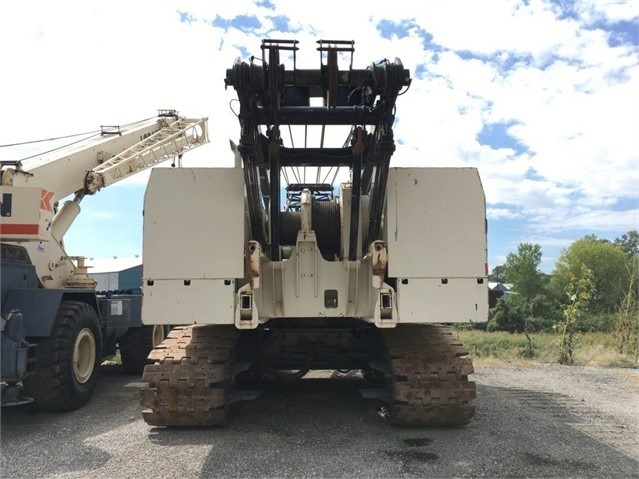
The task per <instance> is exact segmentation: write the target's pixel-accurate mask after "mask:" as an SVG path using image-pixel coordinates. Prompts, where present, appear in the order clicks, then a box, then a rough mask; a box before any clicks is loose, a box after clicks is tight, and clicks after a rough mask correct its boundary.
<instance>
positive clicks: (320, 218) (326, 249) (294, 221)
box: [280, 201, 341, 261]
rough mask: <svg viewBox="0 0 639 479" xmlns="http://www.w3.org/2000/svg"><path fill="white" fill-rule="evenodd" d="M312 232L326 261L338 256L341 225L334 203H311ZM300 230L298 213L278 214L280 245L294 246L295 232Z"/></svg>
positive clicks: (286, 212) (337, 206)
mask: <svg viewBox="0 0 639 479" xmlns="http://www.w3.org/2000/svg"><path fill="white" fill-rule="evenodd" d="M312 222H313V230H314V231H315V235H316V236H317V246H318V247H319V250H320V252H321V253H322V256H323V257H324V259H325V260H327V261H333V260H334V259H335V255H339V250H340V243H341V225H340V217H339V205H338V204H337V203H336V202H335V201H313V218H312ZM301 228H302V214H301V213H300V212H299V211H282V212H280V244H281V245H282V246H294V245H295V242H296V241H297V232H298V231H299V230H300V229H301Z"/></svg>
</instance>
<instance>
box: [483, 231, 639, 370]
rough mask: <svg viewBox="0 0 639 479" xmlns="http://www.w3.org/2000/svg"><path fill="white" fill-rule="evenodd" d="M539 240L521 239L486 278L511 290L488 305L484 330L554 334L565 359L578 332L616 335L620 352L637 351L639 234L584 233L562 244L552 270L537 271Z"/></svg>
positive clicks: (540, 257) (567, 357) (539, 260)
mask: <svg viewBox="0 0 639 479" xmlns="http://www.w3.org/2000/svg"><path fill="white" fill-rule="evenodd" d="M541 259H542V251H541V246H540V245H539V244H533V243H521V244H519V245H518V247H517V252H516V253H514V252H513V253H509V254H508V255H507V256H506V261H505V262H504V264H503V265H498V266H496V267H494V268H493V269H492V271H491V274H490V275H489V276H488V279H489V281H495V282H501V283H508V284H511V285H512V288H511V293H512V294H510V295H508V296H504V297H502V298H500V299H499V300H498V301H497V303H496V306H495V307H494V308H492V309H491V311H490V315H489V320H488V322H487V323H486V324H485V325H483V327H485V328H486V329H487V330H488V331H509V332H523V333H526V334H529V333H532V332H551V331H554V332H557V333H559V334H561V335H562V350H563V351H564V352H565V356H566V357H565V358H564V360H565V361H564V362H570V353H569V350H570V347H571V345H572V340H573V337H574V335H575V334H577V333H579V332H581V331H584V332H585V331H602V332H608V333H612V334H614V335H615V337H616V339H617V340H618V341H617V343H618V348H619V352H626V353H630V354H636V353H637V336H638V332H639V310H638V304H639V301H638V292H639V288H638V276H639V233H638V232H637V230H631V231H628V232H627V233H625V234H623V235H622V236H620V237H619V238H616V239H615V240H614V241H609V240H606V239H601V238H597V237H596V236H595V235H587V236H584V237H583V238H581V239H578V240H576V241H574V242H573V243H571V244H570V245H569V246H568V247H566V248H564V249H563V250H562V252H561V255H560V256H559V258H558V260H557V261H556V263H555V267H554V269H553V271H552V273H551V274H545V273H543V272H542V271H540V269H539V265H540V264H541Z"/></svg>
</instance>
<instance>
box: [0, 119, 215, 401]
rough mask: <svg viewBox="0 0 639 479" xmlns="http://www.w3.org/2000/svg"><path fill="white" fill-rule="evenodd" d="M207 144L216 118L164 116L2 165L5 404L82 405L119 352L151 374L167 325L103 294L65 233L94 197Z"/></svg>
mask: <svg viewBox="0 0 639 479" xmlns="http://www.w3.org/2000/svg"><path fill="white" fill-rule="evenodd" d="M207 142H208V132H207V119H206V118H201V119H189V118H185V117H182V116H179V115H178V113H177V112H176V111H175V110H160V111H159V113H158V116H157V117H153V118H149V119H146V120H143V121H140V122H136V123H132V124H129V125H126V126H113V127H105V126H103V127H101V130H100V132H99V133H97V134H96V135H93V136H91V137H90V138H87V139H85V140H82V141H80V142H77V143H75V144H72V145H69V146H66V147H63V148H59V149H56V150H53V151H52V152H48V153H46V154H43V155H40V156H37V157H31V158H28V159H25V160H24V161H18V162H3V163H2V169H1V175H2V176H1V182H0V183H1V186H0V198H1V222H0V237H1V240H2V243H1V248H2V267H1V280H2V284H1V288H2V317H1V324H2V335H1V339H2V343H1V346H2V350H1V354H2V378H1V379H2V405H3V406H8V405H16V404H21V403H24V402H31V401H33V403H34V405H35V406H37V407H39V408H41V409H45V410H50V411H65V410H73V409H77V408H79V407H82V406H83V405H84V404H86V402H87V401H88V400H89V398H90V396H91V395H92V393H93V391H94V389H95V387H96V384H97V378H98V375H99V369H100V364H101V362H102V359H103V358H105V357H108V356H112V355H114V354H115V352H116V347H117V346H118V345H119V348H120V350H121V356H122V361H123V366H124V368H125V370H127V371H129V372H135V373H138V374H141V372H142V368H143V367H144V363H145V362H146V356H147V355H148V353H149V351H150V350H151V348H152V346H153V344H154V342H155V343H158V342H160V341H161V340H162V339H163V337H164V327H153V326H143V325H142V323H141V317H140V311H141V294H111V293H108V294H99V295H98V294H97V293H96V291H95V289H94V286H95V284H96V282H95V280H94V279H93V278H91V277H90V276H89V275H88V269H87V268H88V267H87V266H85V264H84V258H83V257H69V256H68V255H67V253H66V252H65V249H64V241H63V240H64V235H65V233H66V232H67V231H68V229H69V227H70V226H71V225H72V223H73V221H74V220H75V218H76V217H77V216H78V214H79V213H80V202H81V201H82V199H83V198H85V197H86V196H88V195H93V194H95V193H97V192H98V191H99V190H101V189H102V188H105V187H108V186H110V185H112V184H113V183H116V182H118V181H120V180H123V179H125V178H128V177H129V176H131V175H133V174H136V173H138V172H140V171H143V170H145V169H147V168H150V167H152V166H154V165H158V164H159V163H161V162H163V161H166V160H168V159H171V158H173V159H175V158H181V157H182V155H183V154H184V153H185V152H187V151H189V150H191V149H193V148H196V147H198V146H200V145H203V144H205V143H207ZM71 196H73V199H70V200H67V201H65V202H64V203H63V205H62V206H61V207H60V208H59V209H58V204H59V202H60V201H61V200H63V199H65V198H67V197H71ZM21 386H22V387H21Z"/></svg>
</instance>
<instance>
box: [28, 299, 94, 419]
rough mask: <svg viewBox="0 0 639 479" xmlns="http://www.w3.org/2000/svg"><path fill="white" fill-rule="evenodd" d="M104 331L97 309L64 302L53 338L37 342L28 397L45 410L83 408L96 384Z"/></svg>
mask: <svg viewBox="0 0 639 479" xmlns="http://www.w3.org/2000/svg"><path fill="white" fill-rule="evenodd" d="M101 362H102V331H101V329H100V318H99V317H98V315H97V313H96V312H95V310H94V309H93V308H92V307H91V306H89V305H88V304H86V303H82V302H80V301H62V302H61V303H60V307H59V309H58V314H57V316H56V320H55V323H54V325H53V330H52V332H51V336H50V337H48V338H46V339H44V340H41V341H38V342H37V359H36V371H35V374H33V375H31V376H29V377H27V378H26V379H25V380H24V382H23V383H24V391H25V395H27V396H29V397H31V398H33V405H34V406H35V407H37V408H38V409H42V410H45V411H52V412H58V411H73V410H75V409H79V408H81V407H82V406H84V405H85V404H86V403H87V402H88V401H89V398H90V397H91V395H92V394H93V392H94V391H95V387H96V385H97V381H98V377H99V375H100V363H101Z"/></svg>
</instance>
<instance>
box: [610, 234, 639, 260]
mask: <svg viewBox="0 0 639 479" xmlns="http://www.w3.org/2000/svg"><path fill="white" fill-rule="evenodd" d="M614 244H615V245H617V246H619V247H620V248H621V249H622V250H624V251H625V252H626V253H627V254H629V255H631V256H632V255H636V254H639V233H638V232H637V230H630V231H628V232H627V233H624V234H622V235H621V236H620V237H619V238H616V239H615V241H614Z"/></svg>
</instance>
